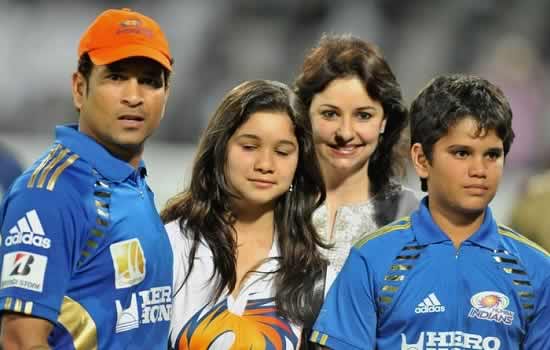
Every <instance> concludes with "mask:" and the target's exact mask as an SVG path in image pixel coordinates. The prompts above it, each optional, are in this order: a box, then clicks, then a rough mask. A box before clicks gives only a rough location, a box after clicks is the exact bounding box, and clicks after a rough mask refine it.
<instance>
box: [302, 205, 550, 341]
mask: <svg viewBox="0 0 550 350" xmlns="http://www.w3.org/2000/svg"><path fill="white" fill-rule="evenodd" d="M549 304H550V258H549V256H548V253H547V252H545V251H544V250H543V249H542V248H540V247H538V246H537V245H536V244H534V243H532V242H530V241H528V240H527V239H525V238H524V237H523V236H521V235H519V234H518V233H516V232H514V231H512V230H510V229H508V228H506V227H504V226H499V225H497V223H496V222H495V221H494V219H493V216H492V213H491V210H490V209H489V208H487V211H486V213H485V218H484V221H483V223H482V225H481V227H480V228H479V230H478V231H477V232H475V233H474V234H473V235H472V236H471V237H470V238H469V239H467V240H465V241H464V242H463V243H462V244H461V246H460V247H459V249H456V248H455V247H454V246H453V243H452V242H451V240H450V239H449V238H448V236H447V235H445V234H444V233H443V232H442V231H441V229H440V228H439V227H438V226H437V225H436V224H435V222H434V221H433V220H432V217H431V215H430V212H429V210H428V207H427V198H425V199H424V200H423V201H422V203H421V204H420V207H419V209H418V210H417V211H415V212H414V213H413V214H412V215H411V216H410V217H406V218H404V219H401V220H398V221H396V222H394V223H392V224H390V225H388V226H385V227H383V228H381V229H380V230H378V231H376V232H375V233H373V234H372V235H369V236H366V237H365V238H364V239H363V240H362V241H359V242H358V243H357V244H356V246H355V247H354V248H353V249H352V251H351V253H350V256H349V258H348V260H347V261H346V263H345V265H344V268H343V270H342V272H341V273H340V274H339V275H338V277H337V279H336V282H335V284H334V285H333V286H332V288H331V289H330V291H329V293H328V296H327V299H326V301H325V304H324V305H323V307H322V310H321V313H320V315H319V318H318V319H317V322H316V323H315V326H314V332H313V333H312V335H311V338H310V339H311V341H313V342H316V343H319V344H322V345H325V346H327V347H329V348H332V349H383V350H391V349H395V350H444V349H445V350H459V349H477V350H498V349H500V350H515V349H529V350H548V349H550V306H549Z"/></svg>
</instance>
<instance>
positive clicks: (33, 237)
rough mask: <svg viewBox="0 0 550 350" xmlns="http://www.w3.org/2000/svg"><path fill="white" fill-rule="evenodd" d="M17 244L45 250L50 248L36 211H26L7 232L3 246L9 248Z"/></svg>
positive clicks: (49, 242)
mask: <svg viewBox="0 0 550 350" xmlns="http://www.w3.org/2000/svg"><path fill="white" fill-rule="evenodd" d="M17 244H26V245H33V246H36V247H40V248H45V249H48V248H50V247H51V240H50V239H49V238H47V237H46V234H45V233H44V229H43V228H42V224H41V223H40V219H39V218H38V214H37V213H36V210H34V209H33V210H31V211H28V212H27V213H26V214H25V216H24V217H22V218H21V219H19V220H17V224H16V225H15V226H13V227H12V228H11V229H10V230H9V235H8V237H6V240H5V245H6V246H7V247H9V246H12V245H17Z"/></svg>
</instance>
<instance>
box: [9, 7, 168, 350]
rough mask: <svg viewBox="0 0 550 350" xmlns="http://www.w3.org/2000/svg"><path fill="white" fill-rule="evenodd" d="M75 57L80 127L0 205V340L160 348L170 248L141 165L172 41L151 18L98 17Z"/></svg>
mask: <svg viewBox="0 0 550 350" xmlns="http://www.w3.org/2000/svg"><path fill="white" fill-rule="evenodd" d="M78 56H79V61H78V70H77V72H75V73H74V74H73V78H72V94H73V101H74V105H75V107H76V109H77V110H78V112H79V123H78V124H75V125H66V126H58V127H57V128H56V141H55V142H54V144H53V145H52V146H51V148H50V149H49V150H48V151H47V152H46V153H45V154H44V156H42V157H41V158H40V159H39V160H38V161H37V162H35V164H34V165H33V166H31V168H30V169H29V170H27V171H26V172H24V173H23V174H22V175H21V176H20V177H19V178H18V179H17V180H16V181H15V182H14V184H13V185H12V187H11V189H10V190H9V191H8V192H7V193H6V195H5V197H4V201H3V203H2V206H1V207H0V232H1V236H0V237H1V240H0V241H1V244H0V266H1V276H0V310H1V312H2V314H1V315H2V319H1V323H2V330H1V335H2V338H1V342H2V345H3V346H4V348H5V349H31V348H32V349H49V348H50V347H51V348H55V349H166V344H167V337H168V329H169V320H170V315H171V307H172V306H171V305H172V253H171V249H170V244H169V242H168V239H167V236H166V232H165V231H164V228H163V225H162V222H161V220H160V218H159V216H158V214H157V210H156V208H155V206H154V201H153V195H152V192H151V191H150V189H149V187H148V186H147V184H146V181H145V176H146V173H147V172H146V168H145V165H144V163H143V161H142V159H141V158H142V154H143V146H144V143H145V140H146V139H147V138H148V137H149V136H150V135H151V134H152V132H153V131H154V130H155V129H156V128H157V127H158V125H159V123H160V120H161V119H162V117H163V115H164V110H165V106H166V100H167V98H168V95H169V84H168V81H169V76H170V73H171V71H172V62H173V60H172V56H171V54H170V49H169V45H168V42H167V40H166V38H165V35H164V34H163V32H162V29H161V28H160V26H159V25H158V24H157V23H156V22H155V21H154V20H153V19H151V18H149V17H147V16H144V15H143V14H140V13H138V12H134V11H132V10H129V9H122V10H107V11H105V12H103V13H101V14H100V15H99V16H98V17H97V18H96V19H95V21H94V22H93V23H92V24H91V25H90V26H89V27H88V29H87V30H86V32H85V33H84V34H83V36H82V38H81V40H80V45H79V47H78Z"/></svg>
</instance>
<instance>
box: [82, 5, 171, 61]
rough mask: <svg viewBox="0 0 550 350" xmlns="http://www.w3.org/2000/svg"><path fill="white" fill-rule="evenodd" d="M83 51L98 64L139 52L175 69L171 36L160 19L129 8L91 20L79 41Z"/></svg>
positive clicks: (112, 11)
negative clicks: (167, 34)
mask: <svg viewBox="0 0 550 350" xmlns="http://www.w3.org/2000/svg"><path fill="white" fill-rule="evenodd" d="M84 53H88V55H90V59H91V60H92V62H93V63H94V64H97V65H103V64H109V63H112V62H115V61H119V60H122V59H125V58H128V57H136V56H140V57H147V58H150V59H152V60H155V61H157V62H158V63H160V64H162V65H163V66H164V67H166V69H168V70H170V71H171V70H172V62H173V60H172V55H171V54H170V47H169V46H168V40H166V37H165V36H164V33H163V32H162V29H161V28H160V26H159V25H158V23H157V22H155V21H154V20H153V19H152V18H150V17H147V16H145V15H142V14H141V13H139V12H135V11H132V10H131V9H127V8H123V9H120V10H114V9H111V10H107V11H104V12H103V13H101V14H100V15H99V16H98V17H97V18H96V19H95V21H93V22H92V24H90V26H89V27H88V29H86V32H84V34H83V35H82V38H80V44H79V45H78V57H80V56H82V55H83V54H84Z"/></svg>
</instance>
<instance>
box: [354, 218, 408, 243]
mask: <svg viewBox="0 0 550 350" xmlns="http://www.w3.org/2000/svg"><path fill="white" fill-rule="evenodd" d="M410 227H411V217H410V216H406V217H404V218H401V219H398V220H396V221H394V222H393V223H391V224H389V225H386V226H383V227H381V228H379V229H378V230H376V231H374V232H373V233H371V234H367V235H366V236H364V237H363V238H361V239H359V240H358V241H357V242H356V243H355V245H354V246H355V248H361V247H362V246H363V245H364V244H365V243H367V242H368V241H370V240H371V239H374V238H377V237H380V236H383V235H385V234H387V233H390V232H393V231H396V230H405V229H408V228H410Z"/></svg>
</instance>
